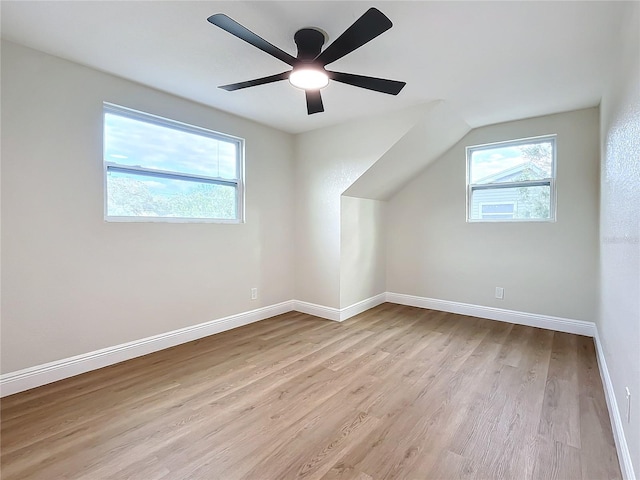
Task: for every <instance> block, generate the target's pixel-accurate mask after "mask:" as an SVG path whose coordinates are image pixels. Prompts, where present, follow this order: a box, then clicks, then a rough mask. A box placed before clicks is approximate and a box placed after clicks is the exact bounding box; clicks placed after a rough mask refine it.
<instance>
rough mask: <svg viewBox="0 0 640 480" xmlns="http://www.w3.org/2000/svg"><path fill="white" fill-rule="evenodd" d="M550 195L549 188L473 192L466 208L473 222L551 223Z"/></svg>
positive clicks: (489, 189) (498, 189)
mask: <svg viewBox="0 0 640 480" xmlns="http://www.w3.org/2000/svg"><path fill="white" fill-rule="evenodd" d="M550 193H551V189H550V188H549V186H548V185H544V186H535V187H515V188H487V189H483V190H474V191H473V192H472V196H471V204H470V206H469V209H470V212H469V218H471V219H472V220H481V219H485V220H486V219H494V220H495V219H512V218H513V219H536V220H546V219H550V218H551V200H550V197H551V195H550ZM510 204H512V205H510ZM507 205H509V206H510V208H512V210H511V212H512V213H510V212H509V210H508V209H509V207H508V206H507Z"/></svg>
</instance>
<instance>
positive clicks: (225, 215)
mask: <svg viewBox="0 0 640 480" xmlns="http://www.w3.org/2000/svg"><path fill="white" fill-rule="evenodd" d="M243 151H244V142H243V140H241V139H239V138H234V137H230V136H227V135H222V134H220V133H216V132H212V131H210V130H206V129H204V128H200V127H194V126H191V125H186V124H184V123H180V122H176V121H173V120H168V119H165V118H161V117H157V116H155V115H149V114H146V113H141V112H137V111H135V110H130V109H128V108H123V107H119V106H116V105H112V104H107V103H105V104H104V169H105V184H106V188H105V219H106V220H108V221H209V222H228V223H239V222H241V221H242V217H243V196H244V192H243V183H242V178H243V175H242V169H243Z"/></svg>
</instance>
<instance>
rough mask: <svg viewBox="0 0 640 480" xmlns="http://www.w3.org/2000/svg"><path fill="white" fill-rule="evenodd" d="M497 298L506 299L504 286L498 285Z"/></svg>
mask: <svg viewBox="0 0 640 480" xmlns="http://www.w3.org/2000/svg"><path fill="white" fill-rule="evenodd" d="M496 298H497V299H500V300H503V299H504V288H502V287H496Z"/></svg>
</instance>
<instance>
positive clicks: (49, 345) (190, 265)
mask: <svg viewBox="0 0 640 480" xmlns="http://www.w3.org/2000/svg"><path fill="white" fill-rule="evenodd" d="M212 88H213V86H212ZM103 101H108V102H113V103H116V104H120V105H124V106H127V107H131V108H134V109H139V110H142V111H145V112H150V113H154V114H157V115H161V116H166V117H169V118H172V119H175V120H180V121H183V122H186V123H191V124H195V125H199V126H202V127H206V128H210V129H213V130H216V131H220V132H225V133H228V134H231V135H236V136H239V137H243V138H245V139H246V190H247V194H246V223H245V224H241V225H228V224H206V223H200V224H197V223H192V224H171V223H105V222H104V221H103V193H102V192H103V171H102V102H103ZM1 153H2V161H3V165H2V168H3V171H2V222H3V225H2V226H3V228H2V247H3V248H2V345H1V346H2V357H1V360H2V372H11V371H16V370H18V369H22V368H25V367H30V366H34V365H38V364H42V363H45V362H48V361H53V360H57V359H62V358H66V357H70V356H73V355H77V354H82V353H86V352H90V351H93V350H96V349H100V348H103V347H109V346H113V345H117V344H120V343H123V342H127V341H132V340H137V339H140V338H144V337H147V336H150V335H154V334H159V333H164V332H168V331H171V330H174V329H178V328H181V327H185V326H189V325H194V324H198V323H202V322H206V321H209V320H213V319H216V318H221V317H224V316H227V315H230V314H235V313H240V312H245V311H248V310H252V309H255V308H258V307H260V306H264V305H271V304H274V303H278V302H282V301H286V300H291V299H292V298H293V269H292V255H291V252H292V251H293V203H294V201H293V192H292V185H293V138H292V136H290V135H288V134H285V133H282V132H279V131H277V130H274V129H271V128H268V127H265V126H261V125H258V124H256V123H253V122H250V121H246V120H243V119H240V118H238V117H235V116H232V115H228V114H225V113H223V112H220V111H217V110H214V109H211V108H207V107H204V106H202V105H198V104H195V103H192V102H189V101H186V100H183V99H180V98H176V97H173V96H170V95H167V94H164V93H161V92H159V91H155V90H152V89H149V88H147V87H144V86H141V85H138V84H134V83H131V82H128V81H125V80H122V79H119V78H116V77H113V76H110V75H107V74H104V73H101V72H98V71H96V70H92V69H89V68H85V67H82V66H80V65H77V64H74V63H71V62H67V61H64V60H61V59H58V58H55V57H52V56H49V55H45V54H43V53H39V52H36V51H34V50H30V49H27V48H24V47H21V46H17V45H15V44H11V43H3V44H2V151H1ZM251 287H258V288H259V289H260V290H259V295H260V296H259V300H257V301H251V300H250V288H251Z"/></svg>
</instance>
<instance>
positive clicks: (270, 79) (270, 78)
mask: <svg viewBox="0 0 640 480" xmlns="http://www.w3.org/2000/svg"><path fill="white" fill-rule="evenodd" d="M290 74H291V70H289V71H288V72H282V73H278V74H276V75H269V76H268V77H262V78H256V79H254V80H247V81H246V82H239V83H230V84H229V85H221V86H220V87H218V88H222V89H223V90H227V91H228V92H232V91H234V90H240V89H241V88H247V87H255V86H257V85H264V84H265V83H273V82H278V81H280V80H286V79H287V78H289V75H290Z"/></svg>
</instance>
